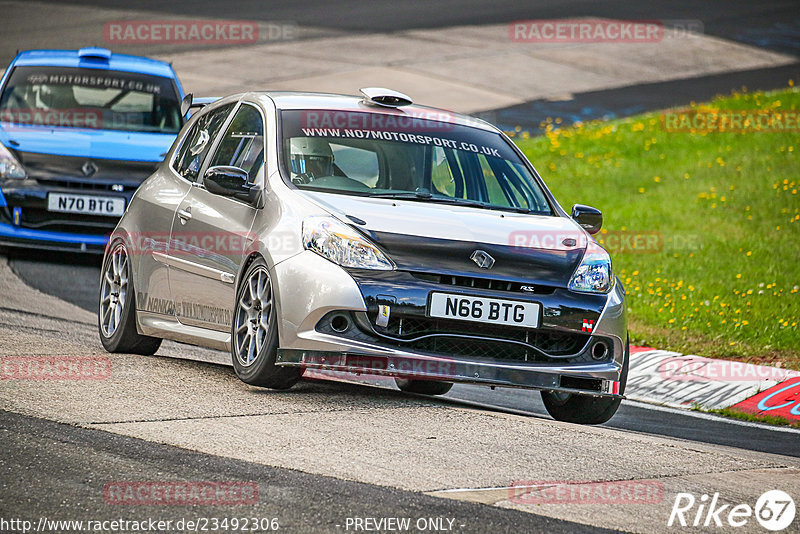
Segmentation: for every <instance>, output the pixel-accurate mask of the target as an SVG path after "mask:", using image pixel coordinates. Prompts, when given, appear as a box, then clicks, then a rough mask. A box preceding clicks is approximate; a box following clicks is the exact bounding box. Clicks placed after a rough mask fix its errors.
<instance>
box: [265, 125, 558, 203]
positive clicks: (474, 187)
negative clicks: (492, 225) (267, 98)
mask: <svg viewBox="0 0 800 534" xmlns="http://www.w3.org/2000/svg"><path fill="white" fill-rule="evenodd" d="M281 130H282V134H283V140H282V148H283V158H282V163H283V166H284V169H283V170H284V173H285V176H287V177H288V178H289V179H290V180H291V181H292V183H293V184H294V185H295V186H297V187H298V188H299V189H308V190H315V191H324V192H331V193H339V194H345V195H356V196H372V197H384V198H398V199H405V200H413V201H418V202H447V203H451V204H460V205H465V206H472V207H477V208H485V209H500V210H512V211H519V212H525V213H535V214H541V215H552V213H553V211H552V208H551V206H550V204H549V202H548V199H547V197H546V195H545V193H544V191H543V188H542V187H541V186H540V185H539V182H538V181H537V180H536V178H535V177H534V176H533V174H532V172H531V171H530V169H529V167H528V166H527V165H526V164H525V162H524V161H523V160H522V158H521V157H520V156H519V155H518V154H517V152H515V151H514V150H513V149H512V148H511V146H510V145H509V143H508V142H506V141H505V140H504V139H503V138H502V137H501V136H500V134H498V133H495V132H491V131H487V130H486V129H484V128H479V127H472V126H466V125H461V124H454V123H453V122H452V121H440V120H431V119H428V118H426V117H410V116H408V115H405V114H388V113H379V112H370V113H365V112H354V111H337V110H285V111H283V112H281Z"/></svg>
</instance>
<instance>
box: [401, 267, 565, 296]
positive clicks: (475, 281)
mask: <svg viewBox="0 0 800 534" xmlns="http://www.w3.org/2000/svg"><path fill="white" fill-rule="evenodd" d="M411 276H413V277H414V278H416V279H418V280H425V281H426V282H433V283H436V284H443V285H448V286H457V287H474V288H478V289H490V290H494V291H509V292H514V293H520V292H523V293H527V294H534V295H549V294H551V293H553V292H554V291H555V290H556V288H555V287H554V286H547V285H542V284H528V283H522V282H513V281H508V280H495V279H493V278H477V277H474V276H453V275H449V274H431V273H421V272H412V273H411ZM523 287H525V288H526V289H525V290H524V291H523V289H522V288H523Z"/></svg>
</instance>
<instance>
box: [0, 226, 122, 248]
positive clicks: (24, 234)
mask: <svg viewBox="0 0 800 534" xmlns="http://www.w3.org/2000/svg"><path fill="white" fill-rule="evenodd" d="M106 243H108V236H105V235H87V234H69V233H65V232H48V231H45V230H33V229H30V228H21V227H19V226H14V225H11V224H6V223H2V222H0V245H4V246H10V247H20V248H35V249H37V250H43V249H45V250H59V251H69V252H72V251H79V252H92V253H96V254H102V253H103V251H104V250H105V246H106Z"/></svg>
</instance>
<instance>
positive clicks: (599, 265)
mask: <svg viewBox="0 0 800 534" xmlns="http://www.w3.org/2000/svg"><path fill="white" fill-rule="evenodd" d="M613 286H614V275H613V273H612V271H611V256H609V255H608V252H606V251H605V249H604V248H603V247H601V246H600V245H598V244H597V243H595V242H594V241H589V244H588V245H587V247H586V252H585V253H584V255H583V261H581V264H580V265H579V266H578V268H577V269H575V274H573V275H572V279H571V280H570V281H569V288H570V289H571V290H572V291H583V292H587V293H608V292H609V291H611V288H612V287H613Z"/></svg>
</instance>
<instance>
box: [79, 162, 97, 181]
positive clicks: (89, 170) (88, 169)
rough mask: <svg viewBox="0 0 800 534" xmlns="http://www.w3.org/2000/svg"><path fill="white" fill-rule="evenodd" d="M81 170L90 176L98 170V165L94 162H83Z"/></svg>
mask: <svg viewBox="0 0 800 534" xmlns="http://www.w3.org/2000/svg"><path fill="white" fill-rule="evenodd" d="M81 171H82V172H83V175H84V176H86V177H87V178H88V177H89V176H92V175H93V174H94V173H96V172H97V165H95V164H94V162H91V161H87V162H86V163H84V164H83V167H81Z"/></svg>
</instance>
